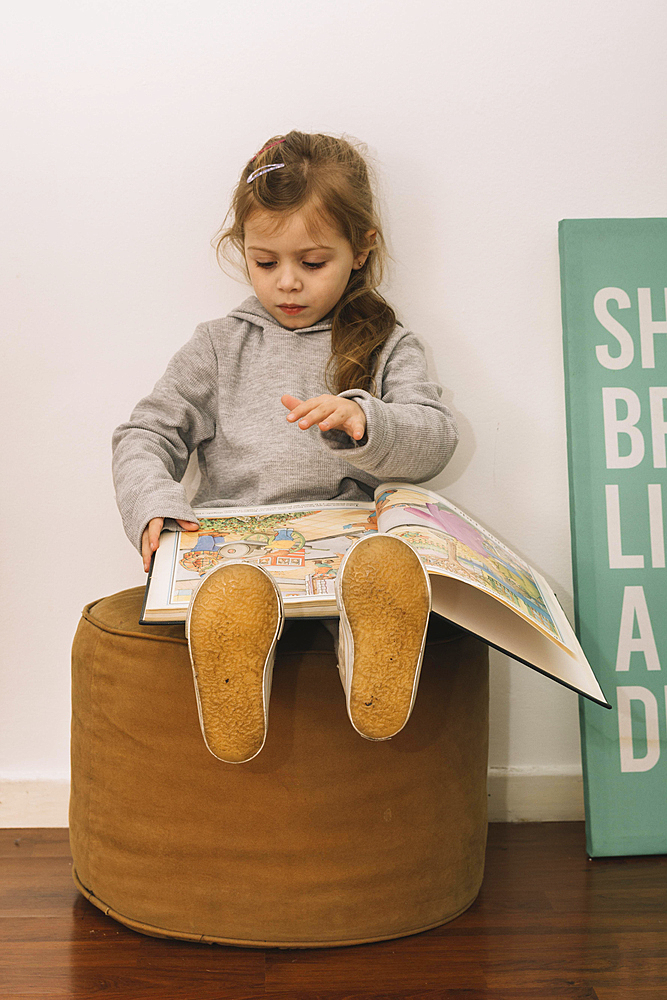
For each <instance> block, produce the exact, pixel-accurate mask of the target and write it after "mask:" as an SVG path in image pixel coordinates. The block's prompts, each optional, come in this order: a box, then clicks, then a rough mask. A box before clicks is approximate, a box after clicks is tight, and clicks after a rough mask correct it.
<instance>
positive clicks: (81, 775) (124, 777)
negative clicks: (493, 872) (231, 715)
mask: <svg viewBox="0 0 667 1000" xmlns="http://www.w3.org/2000/svg"><path fill="white" fill-rule="evenodd" d="M142 596H143V589H142V588H135V589H133V590H126V591H123V592H121V593H119V594H115V595H113V596H112V597H107V598H104V599H103V600H100V601H96V602H94V603H93V604H90V605H88V606H87V607H86V608H85V609H84V611H83V617H82V620H81V623H80V625H79V628H78V630H77V633H76V637H75V640H74V646H73V653H72V790H71V800H70V842H71V848H72V857H73V861H74V880H75V882H76V884H77V886H78V888H79V889H80V891H81V892H82V893H83V895H84V896H86V898H87V899H89V900H90V901H91V902H92V903H94V904H95V905H96V906H98V907H99V908H100V909H101V910H103V911H104V912H105V913H107V914H109V916H111V917H114V918H115V919H116V920H118V921H120V922H121V923H123V924H125V925H126V926H128V927H131V928H133V929H135V930H137V931H141V932H142V933H144V934H150V935H153V936H156V937H173V938H181V939H185V940H190V941H203V942H210V943H220V944H234V945H247V946H253V947H267V946H277V947H303V948H310V947H327V946H335V945H351V944H358V943H362V942H369V941H380V940H384V939H387V938H394V937H401V936H403V935H406V934H415V933H417V932H419V931H423V930H426V929H428V928H430V927H435V926H437V925H438V924H442V923H444V922H446V921H448V920H452V919H453V918H454V917H456V916H458V915H459V914H460V913H462V912H463V911H464V910H465V909H467V907H469V906H470V904H471V903H472V902H473V901H474V899H475V897H476V896H477V893H478V891H479V888H480V885H481V881H482V874H483V868H484V852H485V845H486V832H487V813H486V803H487V792H486V773H487V753H488V655H487V648H486V646H485V645H483V644H482V643H480V642H478V641H477V640H476V639H474V638H472V637H470V636H468V635H466V634H464V633H462V632H460V631H459V630H456V629H454V628H453V627H452V626H449V625H447V624H446V623H444V622H442V621H441V620H439V619H435V618H434V617H432V622H431V626H430V629H429V638H428V641H427V647H426V654H425V657H424V665H423V668H422V675H421V681H420V686H419V694H418V696H417V702H416V705H415V709H414V711H413V714H412V717H411V718H410V721H409V722H408V724H407V726H406V727H405V729H404V730H403V731H402V732H400V733H399V734H398V735H397V736H395V737H394V738H393V739H391V740H387V741H384V742H371V741H369V740H365V739H363V738H362V737H360V736H359V735H358V734H357V733H356V732H355V731H354V729H353V728H352V726H351V725H350V723H349V721H348V718H347V714H346V710H345V696H344V693H343V689H342V687H341V684H340V681H339V678H338V670H337V668H336V657H335V655H334V652H333V645H332V639H331V637H330V635H329V634H328V632H327V631H326V630H325V629H324V627H323V625H322V624H321V623H320V622H317V621H310V622H291V621H289V622H288V623H287V624H286V628H285V632H284V634H283V638H282V639H281V640H280V644H279V647H278V653H277V655H276V663H275V670H274V679H273V690H272V694H271V702H270V712H269V735H268V739H267V741H266V745H265V747H264V749H263V750H262V752H261V753H260V754H259V755H258V756H257V757H256V758H254V759H253V760H252V761H250V762H248V763H246V764H227V763H223V762H222V761H219V760H217V759H216V758H215V757H213V756H212V755H211V754H210V753H209V752H208V750H207V749H206V747H205V744H204V741H203V739H202V736H201V731H200V728H199V719H198V715H197V704H196V698H195V692H194V687H193V680H192V670H191V667H190V660H189V657H188V649H187V645H186V642H185V638H184V628H183V625H152V626H141V625H139V624H138V621H139V615H140V608H141V601H142Z"/></svg>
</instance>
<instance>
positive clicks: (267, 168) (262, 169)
mask: <svg viewBox="0 0 667 1000" xmlns="http://www.w3.org/2000/svg"><path fill="white" fill-rule="evenodd" d="M284 166H285V164H284V163H267V165H266V166H265V167H258V168H257V170H253V172H252V173H251V174H250V177H249V178H248V180H247V181H246V184H251V183H252V182H253V181H254V179H255V177H259V176H260V175H261V174H268V173H269V171H270V170H280V168H281V167H284Z"/></svg>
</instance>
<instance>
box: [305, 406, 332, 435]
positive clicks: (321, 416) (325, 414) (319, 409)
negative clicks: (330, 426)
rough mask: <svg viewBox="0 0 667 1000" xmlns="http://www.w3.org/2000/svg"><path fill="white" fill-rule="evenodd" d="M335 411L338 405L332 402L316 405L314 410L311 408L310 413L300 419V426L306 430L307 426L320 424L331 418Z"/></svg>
mask: <svg viewBox="0 0 667 1000" xmlns="http://www.w3.org/2000/svg"><path fill="white" fill-rule="evenodd" d="M335 412H336V407H335V405H334V404H332V403H329V404H326V403H325V404H324V405H322V406H316V407H315V409H314V410H311V411H310V413H308V414H307V415H306V416H305V417H303V418H302V419H301V420H300V421H299V427H301V428H303V429H304V430H305V429H306V428H307V427H312V426H313V424H319V423H321V422H322V421H323V420H325V419H326V420H331V419H332V417H333V414H334V413H335Z"/></svg>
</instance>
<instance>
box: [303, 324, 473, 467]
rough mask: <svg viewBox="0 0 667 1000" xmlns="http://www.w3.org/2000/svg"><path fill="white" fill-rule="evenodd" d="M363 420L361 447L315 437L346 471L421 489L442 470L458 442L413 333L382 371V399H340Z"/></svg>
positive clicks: (329, 434)
mask: <svg viewBox="0 0 667 1000" xmlns="http://www.w3.org/2000/svg"><path fill="white" fill-rule="evenodd" d="M340 395H341V396H343V397H346V398H347V399H354V401H355V402H356V403H358V404H359V406H360V407H361V408H362V410H363V411H364V413H365V415H366V434H365V435H364V437H363V438H362V439H361V441H360V442H357V441H354V439H353V438H351V437H349V435H348V434H346V433H345V432H344V431H341V430H333V431H325V432H320V437H321V440H322V444H323V446H324V447H327V448H331V449H335V450H339V451H343V452H344V453H345V455H344V457H345V460H346V461H348V462H350V464H351V465H354V466H356V467H357V468H359V469H362V470H363V471H364V472H367V473H369V474H370V475H372V476H376V477H377V478H378V479H380V480H381V481H382V480H389V479H401V480H406V481H408V482H412V483H421V482H424V481H425V480H427V479H432V478H433V477H434V476H437V474H438V473H439V472H441V471H442V469H444V467H445V465H446V464H447V462H448V461H449V460H450V458H451V457H452V455H453V453H454V449H455V448H456V444H457V442H458V432H457V429H456V424H455V422H454V417H453V416H452V413H451V411H450V410H449V409H448V407H446V406H445V405H444V403H442V402H441V401H440V397H441V395H442V389H441V387H440V386H439V385H438V384H437V383H436V382H432V381H430V380H429V379H428V374H427V368H426V357H425V354H424V348H423V347H422V345H421V343H420V341H419V340H418V339H417V337H416V336H415V335H414V334H413V333H409V332H408V331H401V336H400V337H399V339H398V340H397V341H396V343H395V344H394V345H393V347H391V348H390V351H389V356H388V357H387V360H386V362H385V365H384V368H383V370H382V396H381V398H379V399H378V397H376V396H372V395H371V394H370V393H369V392H366V391H365V390H364V389H346V390H345V392H341V393H340Z"/></svg>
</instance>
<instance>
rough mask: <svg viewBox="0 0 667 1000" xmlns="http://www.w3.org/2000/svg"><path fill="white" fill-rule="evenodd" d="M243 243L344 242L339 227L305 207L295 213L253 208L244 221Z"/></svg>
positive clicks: (315, 211) (311, 243) (301, 243)
mask: <svg viewBox="0 0 667 1000" xmlns="http://www.w3.org/2000/svg"><path fill="white" fill-rule="evenodd" d="M243 228H244V237H245V244H246V246H248V245H249V244H251V243H255V242H256V240H258V239H262V240H264V241H267V240H270V241H272V243H274V244H278V243H280V244H283V245H285V246H287V245H291V244H295V245H299V246H303V245H305V244H306V243H307V244H310V245H313V246H334V245H336V244H338V243H340V242H341V241H343V242H347V241H346V240H345V237H343V236H342V234H341V233H340V231H339V230H338V228H337V227H336V226H335V225H334V224H333V223H332V221H331V220H330V219H328V218H327V217H326V216H324V215H323V214H322V213H320V212H318V211H317V210H315V209H313V208H312V207H311V208H310V209H309V208H307V207H304V208H300V209H297V211H295V212H271V211H269V210H268V209H256V210H255V211H254V212H253V213H252V214H251V215H250V216H248V218H247V219H246V221H245V225H244V227H243Z"/></svg>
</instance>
